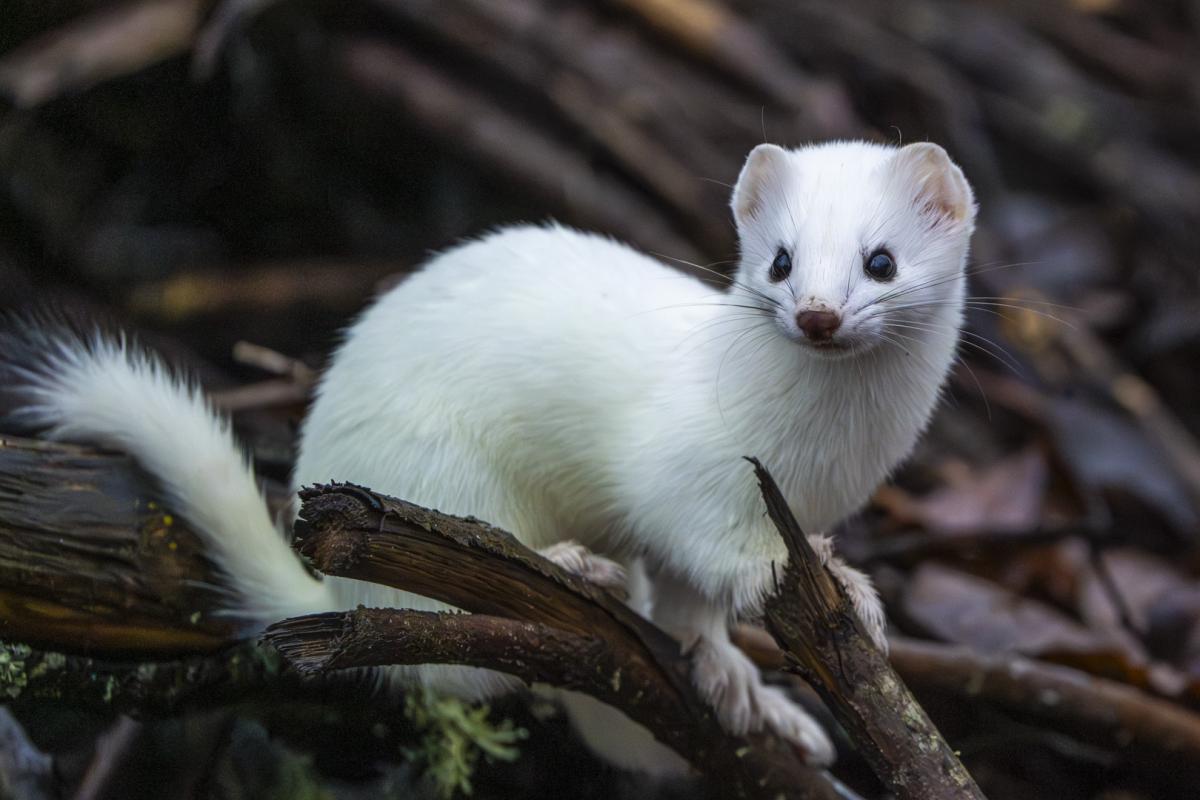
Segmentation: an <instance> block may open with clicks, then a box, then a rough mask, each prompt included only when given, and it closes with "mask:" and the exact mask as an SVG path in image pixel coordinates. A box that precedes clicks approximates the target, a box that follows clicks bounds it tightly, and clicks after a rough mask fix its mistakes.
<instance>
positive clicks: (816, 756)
mask: <svg viewBox="0 0 1200 800" xmlns="http://www.w3.org/2000/svg"><path fill="white" fill-rule="evenodd" d="M692 671H693V672H692V676H693V680H694V681H695V684H696V688H697V689H698V690H699V691H700V694H701V696H703V697H704V698H705V700H706V701H708V703H709V705H711V706H712V707H713V710H714V711H715V712H716V714H717V719H718V720H720V722H721V726H722V727H724V728H725V730H727V731H729V732H730V733H732V734H734V735H737V736H743V735H745V734H747V733H750V732H752V731H761V730H763V729H764V728H768V729H770V730H771V731H773V732H774V733H775V734H776V735H778V736H780V737H782V738H783V739H786V740H787V741H789V742H791V743H792V744H794V745H796V746H797V747H798V748H800V750H802V751H803V753H804V759H805V761H806V762H807V763H809V764H812V765H814V766H828V765H830V764H832V763H833V760H834V755H835V752H834V749H833V743H832V742H830V740H829V737H828V736H827V735H826V734H825V731H824V730H822V729H821V726H820V724H819V723H818V722H817V721H816V720H815V719H813V718H812V717H811V716H809V715H808V712H806V711H805V710H804V709H802V708H800V707H799V706H797V705H796V704H795V703H793V702H792V701H791V700H790V699H789V698H788V697H787V695H786V694H784V693H783V692H782V691H780V690H779V689H776V688H774V687H771V686H765V685H763V683H762V679H761V677H760V675H759V672H758V668H757V667H756V666H754V664H753V663H752V662H751V661H750V660H749V659H748V658H746V656H745V655H744V654H743V653H742V651H741V650H739V649H738V648H737V647H735V646H734V645H732V644H730V643H728V642H714V641H712V640H710V639H706V638H701V639H700V640H699V641H698V642H697V643H696V646H695V648H694V650H693V652H692Z"/></svg>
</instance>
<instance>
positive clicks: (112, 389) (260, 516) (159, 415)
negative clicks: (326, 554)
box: [0, 321, 333, 626]
mask: <svg viewBox="0 0 1200 800" xmlns="http://www.w3.org/2000/svg"><path fill="white" fill-rule="evenodd" d="M22 322H23V323H27V322H28V321H22ZM5 328H7V330H5V331H4V332H2V333H0V387H3V388H2V389H0V393H2V394H3V395H4V397H3V401H2V402H0V409H2V411H0V413H2V414H3V417H4V421H5V422H6V427H7V428H9V429H10V430H11V429H13V428H14V427H16V428H19V429H24V430H28V429H37V430H40V431H41V432H42V435H44V436H46V437H47V438H52V439H58V440H63V441H71V442H77V443H83V444H94V445H99V446H103V447H109V448H113V449H118V450H122V451H124V452H126V453H129V454H130V455H131V456H133V457H134V458H135V459H136V460H137V461H138V463H139V464H140V465H141V466H142V468H143V469H145V470H146V471H147V472H149V473H150V474H151V475H152V476H154V477H155V478H156V479H157V480H158V481H159V482H160V484H161V486H162V490H163V493H164V496H163V498H162V499H163V501H164V504H165V505H167V506H168V507H169V508H171V509H172V510H173V511H174V512H175V513H176V514H179V515H180V516H182V517H184V518H185V519H187V521H188V522H189V523H190V525H191V526H192V527H193V528H194V529H195V530H196V532H197V533H198V534H199V535H200V536H201V538H202V539H203V544H204V545H205V547H206V551H207V554H208V556H209V558H210V559H212V561H213V563H214V564H215V565H216V566H217V568H218V569H219V570H220V571H221V572H222V573H223V574H224V575H225V576H226V578H227V579H228V581H229V583H230V585H231V588H232V589H233V590H234V592H235V593H236V599H231V600H230V608H228V611H229V613H230V614H232V615H234V616H237V617H240V618H243V619H245V620H246V622H247V623H248V624H251V625H254V626H260V625H264V624H267V623H270V622H273V621H276V620H279V619H282V618H284V617H288V616H294V615H297V614H304V613H309V612H315V611H327V610H329V609H330V608H332V607H333V605H332V602H331V600H330V597H329V593H328V589H327V587H326V586H325V585H323V584H322V583H321V582H320V581H318V580H316V579H314V578H313V577H312V576H311V575H309V574H308V573H307V572H306V571H305V569H304V568H303V566H301V564H300V562H299V560H298V559H297V558H296V556H295V555H294V554H293V553H292V552H291V550H290V548H289V547H288V546H287V544H286V543H285V541H284V539H283V537H282V536H281V534H280V532H279V531H278V529H277V528H276V526H275V525H274V524H273V523H272V521H271V517H270V513H269V511H268V509H267V504H266V502H265V501H264V500H263V497H262V495H261V494H260V493H259V490H258V483H257V480H256V479H255V476H254V473H253V472H252V471H251V469H250V466H249V464H248V463H247V460H246V458H245V457H244V456H243V455H242V453H241V452H240V450H239V449H238V447H237V444H236V442H235V441H234V438H233V434H232V431H231V430H230V425H229V422H228V420H226V419H225V418H223V417H221V416H219V415H218V414H216V413H215V412H214V411H213V409H212V408H211V407H210V406H209V404H208V402H207V401H206V400H205V398H204V396H203V394H202V393H201V391H200V389H199V388H198V387H197V386H196V385H195V384H193V383H192V382H190V381H188V380H186V379H182V378H180V377H178V376H176V375H174V374H172V372H171V371H170V370H169V369H168V368H167V367H166V365H165V364H164V363H163V362H162V361H161V360H160V359H159V358H158V357H157V356H155V355H152V354H151V353H148V352H146V351H145V350H143V349H141V348H139V347H138V346H136V345H134V344H132V343H130V342H129V340H128V339H127V338H126V337H125V336H124V335H121V334H112V335H110V334H102V333H99V332H89V333H83V334H81V333H78V332H76V331H73V330H71V328H70V326H67V325H53V324H50V325H45V324H40V323H32V324H17V325H13V324H9V325H6V326H5Z"/></svg>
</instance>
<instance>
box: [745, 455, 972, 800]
mask: <svg viewBox="0 0 1200 800" xmlns="http://www.w3.org/2000/svg"><path fill="white" fill-rule="evenodd" d="M748 460H749V461H750V462H751V463H752V464H753V465H754V471H755V475H756V476H757V477H758V482H759V486H760V487H761V489H762V494H763V499H764V500H766V503H767V513H768V514H769V515H770V517H771V521H772V522H774V523H775V526H776V527H777V528H778V529H779V532H780V534H781V535H782V536H783V540H784V542H785V543H786V544H787V548H788V564H787V567H786V568H785V569H784V571H783V579H782V581H781V582H780V585H779V586H778V587H777V589H776V592H775V595H774V596H773V597H771V598H770V599H768V600H767V605H766V618H767V627H768V629H769V630H770V631H771V633H772V634H774V636H775V638H776V639H777V640H778V641H779V642H780V643H781V644H782V645H783V647H784V650H785V651H786V654H787V656H786V660H787V668H789V669H791V670H792V671H795V672H798V673H800V674H801V675H803V676H804V678H805V679H806V680H807V681H808V682H809V683H811V684H812V685H813V687H814V688H815V689H816V690H817V692H818V693H819V694H820V695H821V697H822V698H823V699H824V700H825V702H826V703H827V704H828V705H829V707H830V709H831V710H832V711H833V713H834V716H836V717H837V719H838V721H839V722H841V723H842V727H844V728H845V729H846V732H847V733H849V734H850V737H851V738H852V739H853V740H854V743H855V744H856V745H857V746H858V750H859V752H860V753H862V755H863V757H864V758H865V759H866V760H867V763H869V764H870V765H871V769H873V770H874V771H875V774H876V775H877V776H878V777H879V779H880V780H881V781H883V783H884V785H886V786H887V787H889V788H890V789H892V790H893V791H894V792H895V793H896V796H897V797H899V798H901V800H965V799H967V798H975V799H976V800H983V793H982V792H981V791H980V790H979V787H978V786H976V784H975V781H974V779H972V778H971V776H970V774H969V773H968V772H967V770H966V768H965V767H964V766H963V765H962V763H961V762H960V761H959V760H958V757H957V756H955V755H954V751H953V750H951V748H950V746H949V745H947V744H946V742H945V740H944V739H943V738H942V736H941V734H940V733H938V730H937V728H936V727H934V724H933V722H931V721H930V719H929V717H928V716H927V715H926V714H925V711H924V709H922V708H921V706H920V705H919V704H918V703H917V701H916V699H914V698H913V696H912V694H911V693H910V692H909V691H908V689H907V688H906V687H905V686H904V682H903V681H901V680H900V677H899V676H898V675H896V673H895V672H894V671H893V670H892V668H891V665H889V664H888V662H887V659H886V658H885V657H884V655H883V654H882V653H880V652H879V651H878V650H876V649H875V647H874V645H872V644H871V641H870V639H869V638H868V637H867V635H866V632H865V631H863V629H862V624H861V623H860V622H859V620H858V616H857V615H856V614H855V613H854V609H853V607H852V606H851V605H850V601H849V599H848V598H847V597H846V594H845V592H844V591H843V589H842V587H841V586H840V585H839V584H838V583H837V581H835V580H834V579H833V578H832V576H830V574H829V573H828V571H827V570H825V568H824V567H823V566H822V565H821V562H820V560H819V559H818V557H817V554H816V553H815V552H813V549H812V546H811V545H809V543H808V539H807V537H806V536H805V535H804V531H802V530H801V529H800V525H799V524H798V523H797V522H796V518H795V517H794V516H793V515H792V512H791V510H790V509H789V508H788V506H787V501H786V500H784V497H783V494H782V493H781V492H780V491H779V487H778V486H777V485H776V484H775V481H774V479H773V478H772V477H771V475H770V473H769V472H767V470H766V468H765V467H763V465H762V464H761V463H760V462H759V461H758V460H757V459H748Z"/></svg>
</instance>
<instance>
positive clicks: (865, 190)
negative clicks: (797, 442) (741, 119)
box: [731, 142, 975, 358]
mask: <svg viewBox="0 0 1200 800" xmlns="http://www.w3.org/2000/svg"><path fill="white" fill-rule="evenodd" d="M731 205H732V207H733V215H734V219H735V221H736V222H737V229H738V236H739V239H740V241H741V260H740V263H739V267H738V274H737V281H736V284H735V291H737V292H739V293H740V294H741V296H742V299H744V300H747V301H748V302H751V303H754V304H755V305H757V306H758V307H760V308H762V309H763V310H764V311H767V312H769V313H770V314H771V315H772V316H773V317H774V319H775V321H776V323H777V324H778V325H779V327H780V329H781V330H782V331H783V333H784V335H786V336H788V337H789V338H791V339H792V340H794V341H795V342H797V343H798V344H800V345H801V346H803V347H805V348H806V350H809V351H811V352H813V353H816V354H820V355H822V356H825V357H831V358H836V357H844V356H846V355H850V354H856V353H862V352H866V351H867V350H870V349H872V348H874V347H876V346H877V345H879V344H881V343H883V342H888V341H890V342H892V343H894V344H897V345H899V346H901V347H906V346H909V345H906V343H915V342H917V341H920V340H922V339H924V338H925V337H926V336H927V335H930V334H931V333H932V332H933V331H935V330H937V329H939V328H941V329H951V330H952V329H954V328H956V327H957V326H958V324H959V321H960V319H961V314H962V301H963V293H964V283H965V275H964V272H963V270H964V264H965V261H966V256H967V248H968V244H969V241H970V238H971V232H972V230H973V229H974V226H975V200H974V196H973V194H972V192H971V187H970V185H969V184H968V183H967V180H966V178H964V177H963V174H962V171H961V170H960V169H959V168H958V167H957V166H956V165H955V164H954V162H952V161H951V160H950V157H949V156H948V155H947V154H946V151H945V150H943V149H942V148H941V147H939V146H937V145H935V144H929V143H924V142H923V143H918V144H910V145H908V146H906V147H900V148H896V147H888V146H883V145H874V144H867V143H864V142H836V143H832V144H825V145H819V146H814V147H806V148H802V149H799V150H784V149H783V148H781V147H777V146H775V145H771V144H763V145H759V146H758V147H756V148H754V150H753V151H752V152H751V153H750V156H749V157H748V158H747V159H746V164H745V166H744V167H743V168H742V172H741V175H739V176H738V181H737V185H736V186H735V187H734V191H733V198H732V201H731Z"/></svg>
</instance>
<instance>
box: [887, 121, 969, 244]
mask: <svg viewBox="0 0 1200 800" xmlns="http://www.w3.org/2000/svg"><path fill="white" fill-rule="evenodd" d="M891 167H892V174H893V176H894V177H895V179H896V180H897V181H898V182H899V189H900V191H902V192H905V193H906V194H907V195H908V196H909V197H910V198H911V199H912V202H914V203H916V204H917V207H918V210H919V211H920V213H921V214H922V215H925V216H928V217H929V218H930V220H931V222H932V223H933V224H938V223H942V222H948V223H950V224H953V225H962V226H965V227H967V228H968V229H969V228H971V227H973V226H974V224H975V194H974V193H973V192H972V191H971V185H970V184H969V183H967V179H966V178H965V177H964V176H963V173H962V170H961V169H959V168H958V165H956V164H955V163H954V162H953V161H951V160H950V156H949V155H948V154H947V153H946V151H945V150H943V149H942V148H941V147H939V146H938V145H936V144H933V143H931V142H917V143H916V144H910V145H908V146H906V147H902V148H900V149H899V150H898V151H897V152H896V154H895V155H894V156H892V164H891Z"/></svg>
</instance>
